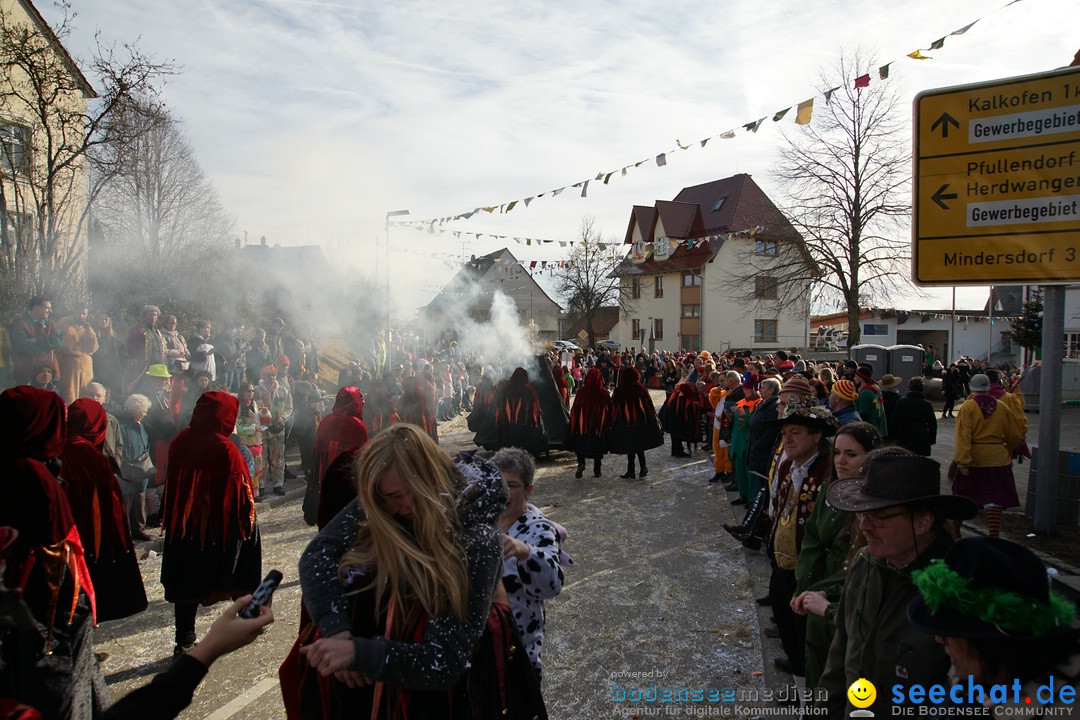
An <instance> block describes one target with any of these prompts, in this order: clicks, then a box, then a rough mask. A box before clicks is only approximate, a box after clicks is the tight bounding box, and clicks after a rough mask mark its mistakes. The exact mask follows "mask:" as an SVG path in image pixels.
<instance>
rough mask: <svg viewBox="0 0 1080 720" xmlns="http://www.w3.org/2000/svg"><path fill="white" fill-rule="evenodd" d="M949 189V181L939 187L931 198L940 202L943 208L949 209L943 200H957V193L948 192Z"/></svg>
mask: <svg viewBox="0 0 1080 720" xmlns="http://www.w3.org/2000/svg"><path fill="white" fill-rule="evenodd" d="M948 189H949V183H945V184H944V185H942V186H941V187H939V188H938V189H937V192H936V193H934V194H933V195H931V196H930V199H931V200H933V201H934V202H936V203H937V204H938V207H940V208H941V209H942V210H948V209H949V206H948V205H946V204H945V203H943V202H942V200H955V199H956V193H946V192H945V191H946V190H948Z"/></svg>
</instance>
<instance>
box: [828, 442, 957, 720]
mask: <svg viewBox="0 0 1080 720" xmlns="http://www.w3.org/2000/svg"><path fill="white" fill-rule="evenodd" d="M866 467H867V469H866V475H865V476H861V477H851V478H841V479H837V480H835V481H833V483H832V484H831V485H830V486H829V489H828V491H827V492H828V500H829V504H831V505H832V506H833V507H835V508H837V509H839V510H843V511H845V512H851V513H857V516H858V519H859V525H858V527H859V531H860V532H861V533H862V534H863V535H864V536H865V538H866V547H864V548H862V549H861V550H859V552H858V553H857V554H856V555H855V559H854V560H853V561H852V562H851V566H850V568H849V569H848V576H847V581H846V582H845V583H844V594H843V595H842V596H841V598H840V603H839V606H838V608H837V611H836V635H834V636H833V642H832V647H831V648H830V649H829V660H828V663H827V664H826V666H825V672H824V674H823V675H822V677H821V681H820V683H819V686H820V687H822V688H824V689H825V690H826V691H827V692H828V699H827V700H825V701H824V702H825V704H826V707H827V708H828V716H829V717H834V718H839V717H845V716H847V715H850V713H851V712H852V711H853V710H854V708H853V706H852V705H851V704H850V703H849V702H847V697H848V695H847V690H848V688H849V687H851V685H852V683H854V682H855V681H856V680H858V679H860V678H865V679H866V680H869V681H870V682H871V683H873V684H874V687H875V688H878V695H877V699H876V700H875V702H874V704H873V706H872V707H871V708H868V709H870V710H872V711H873V712H874V713H875V714H876V715H877V716H878V717H884V716H886V715H889V714H890V713H892V712H893V711H892V710H891V709H890V707H891V703H890V697H891V693H889V692H888V689H889V688H891V687H892V686H893V685H896V684H900V685H904V686H908V685H914V684H916V683H921V684H922V686H923V687H930V686H931V685H948V675H947V674H948V669H949V658H948V656H947V655H946V654H945V651H944V649H943V648H942V647H941V646H940V645H939V644H937V643H936V642H934V639H933V637H931V636H929V635H926V634H924V633H921V632H919V631H918V630H916V629H915V628H913V627H911V626H910V625H909V624H908V621H907V606H908V603H909V602H910V601H911V600H912V598H914V597H915V596H916V595H917V594H918V591H917V590H916V588H915V585H914V583H913V582H912V577H911V576H912V573H913V572H914V571H916V570H921V569H923V568H925V567H927V566H928V565H929V564H930V561H931V560H933V559H935V558H941V557H944V556H945V553H946V552H948V550H949V548H950V547H951V546H952V544H953V539H952V537H951V536H950V535H949V533H948V532H947V531H946V530H945V526H944V523H945V520H967V519H969V518H971V517H974V515H975V512H976V509H975V504H974V503H973V502H971V501H970V500H968V499H967V498H964V497H960V496H957V495H942V494H941V466H940V465H939V464H938V463H937V462H935V461H934V460H931V459H930V458H926V457H922V456H920V455H913V454H911V453H909V452H907V451H904V450H899V449H895V448H887V449H884V450H877V451H874V452H873V453H871V455H870V458H869V462H868V465H867V466H866Z"/></svg>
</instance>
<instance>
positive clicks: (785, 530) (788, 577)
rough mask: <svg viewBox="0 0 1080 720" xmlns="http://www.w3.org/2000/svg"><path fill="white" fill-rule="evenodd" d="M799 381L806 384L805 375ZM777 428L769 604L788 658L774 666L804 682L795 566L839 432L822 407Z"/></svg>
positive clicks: (792, 415) (788, 415) (802, 620)
mask: <svg viewBox="0 0 1080 720" xmlns="http://www.w3.org/2000/svg"><path fill="white" fill-rule="evenodd" d="M796 377H797V378H799V379H802V380H804V381H805V378H803V377H802V376H801V375H798V376H796ZM792 380H794V378H793V379H792ZM791 382H792V381H791V380H789V381H788V384H790V383H791ZM785 387H786V386H785ZM782 392H783V391H782V390H781V393H782ZM775 424H776V426H777V427H778V428H779V430H780V444H781V446H782V447H783V456H782V459H780V460H779V461H777V463H776V470H775V472H774V476H773V485H774V487H775V488H776V492H775V494H774V495H773V496H772V528H771V530H770V532H769V550H770V553H769V555H770V557H771V559H772V574H771V576H770V578H769V598H770V600H771V602H772V608H773V615H774V616H775V617H776V627H777V629H778V630H779V631H780V642H781V643H782V644H783V646H784V652H785V653H787V658H777V659H776V660H775V664H776V668H777V669H778V670H782V671H784V672H790V673H791V674H792V675H794V676H796V677H797V678H804V677H805V675H806V669H805V657H806V650H805V645H806V617H805V616H799V615H796V614H795V612H794V611H793V610H792V609H791V597H792V595H794V593H795V585H796V581H795V561H796V560H797V559H798V556H799V549H800V548H801V547H802V539H803V533H804V531H805V529H806V521H807V519H808V518H809V517H810V513H811V511H813V509H814V503H815V502H816V501H817V496H818V492H819V491H820V490H821V488H822V487H823V486H824V484H825V481H826V480H827V479H828V478H829V470H830V469H831V467H832V452H831V447H830V445H829V442H828V439H827V438H829V437H830V436H831V435H832V434H833V432H835V430H836V420H835V419H833V416H832V413H830V412H829V411H828V410H827V409H825V408H823V407H818V406H816V405H797V404H795V403H792V404H791V406H789V407H788V408H787V410H786V411H785V412H784V413H783V414H782V415H781V416H780V417H779V418H778V419H777V420H776V421H775Z"/></svg>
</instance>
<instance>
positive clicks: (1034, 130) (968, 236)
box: [912, 67, 1080, 285]
mask: <svg viewBox="0 0 1080 720" xmlns="http://www.w3.org/2000/svg"><path fill="white" fill-rule="evenodd" d="M914 105H915V107H914V115H915V117H914V139H915V140H914V145H915V147H914V156H915V158H914V159H915V162H914V165H915V168H914V170H915V181H914V218H913V223H912V241H913V247H912V275H913V277H914V279H915V282H917V283H919V284H922V285H961V284H980V285H985V284H990V283H1006V282H1039V283H1064V282H1077V281H1080V257H1078V253H1080V67H1073V68H1065V69H1062V70H1054V71H1051V72H1047V73H1040V74H1038V75H1028V76H1024V77H1017V78H1007V79H1003V80H994V81H991V82H985V83H977V84H974V85H963V86H958V87H952V88H941V89H937V90H927V91H925V92H922V93H919V94H918V95H917V96H916V97H915V104H914Z"/></svg>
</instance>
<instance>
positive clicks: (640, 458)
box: [638, 453, 649, 477]
mask: <svg viewBox="0 0 1080 720" xmlns="http://www.w3.org/2000/svg"><path fill="white" fill-rule="evenodd" d="M638 465H640V466H641V472H639V473H638V477H645V476H646V475H648V474H649V468H647V467H645V454H644V453H642V454H640V455H638Z"/></svg>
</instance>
